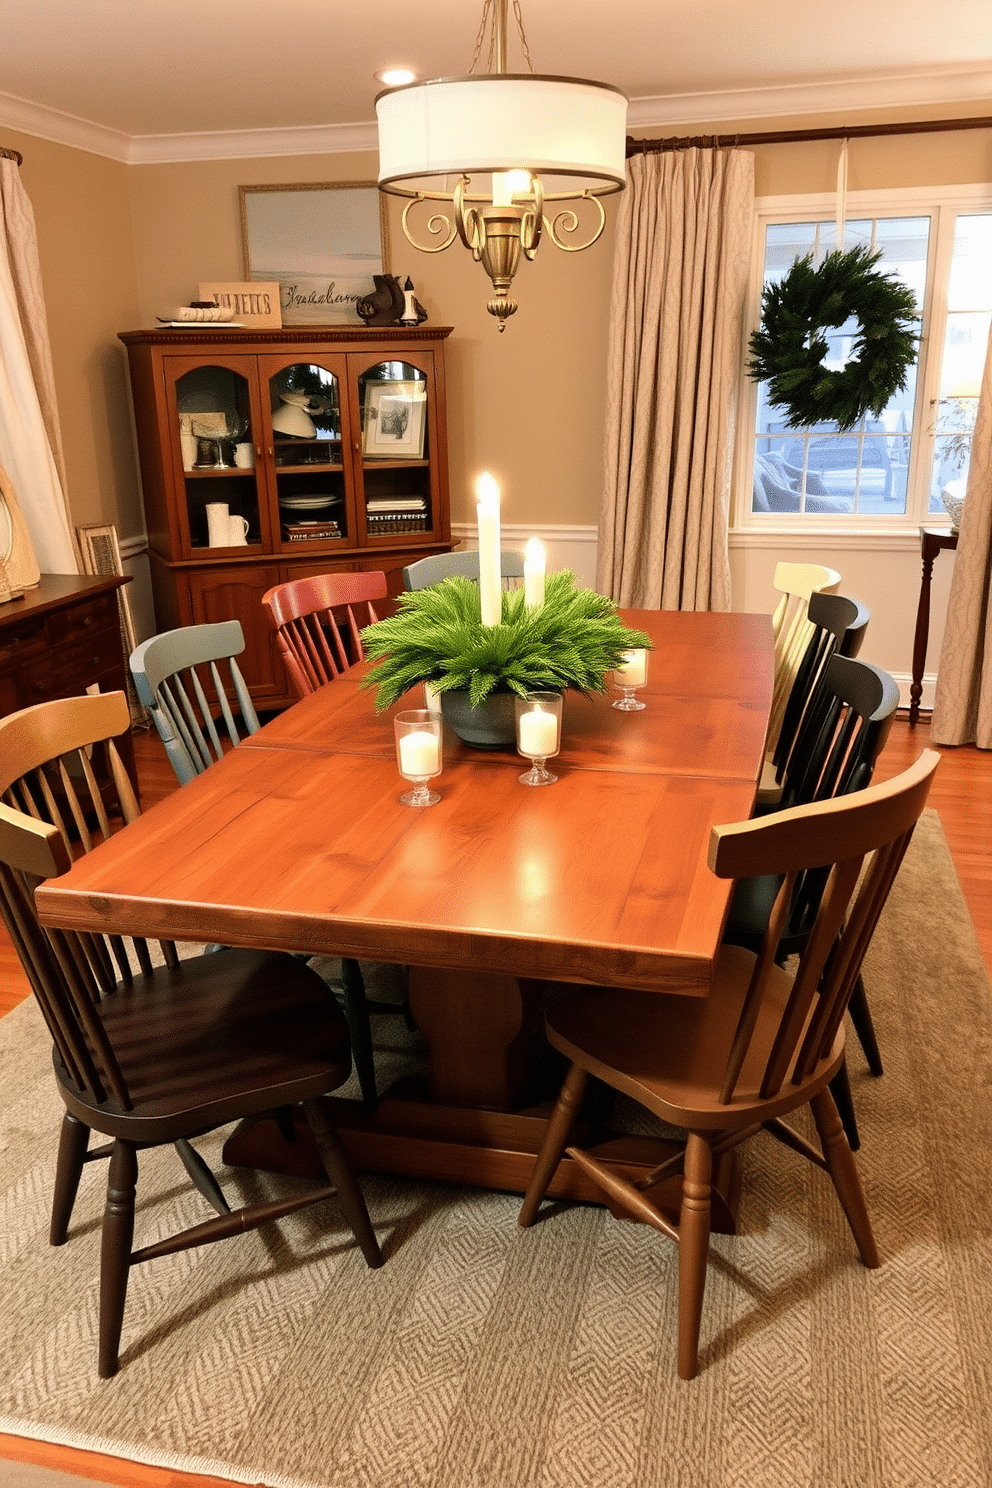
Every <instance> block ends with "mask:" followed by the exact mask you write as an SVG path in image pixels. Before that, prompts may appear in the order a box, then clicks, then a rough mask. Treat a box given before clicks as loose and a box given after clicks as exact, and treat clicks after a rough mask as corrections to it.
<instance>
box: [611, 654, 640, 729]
mask: <svg viewBox="0 0 992 1488" xmlns="http://www.w3.org/2000/svg"><path fill="white" fill-rule="evenodd" d="M647 680H648V653H647V652H646V651H645V650H644V649H643V648H642V647H638V648H637V649H636V650H633V651H625V652H624V653H623V661H622V663H621V665H620V666H618V667H616V668H615V669H614V672H613V681H614V684H615V685H616V686H617V687H618V688H619V689H620V691H621V692H622V693H623V696H622V697H618V698H615V699H614V702H613V706H614V708H619V709H620V711H621V712H622V713H633V712H635V711H638V710H640V709H641V708H644V707H646V706H647V704H646V703H642V702H641V701H640V700H639V699H638V698H636V697H635V696H634V694H635V692H637V691H638V690H639V689H640V688H642V687H643V686H644V684H645V683H646V682H647Z"/></svg>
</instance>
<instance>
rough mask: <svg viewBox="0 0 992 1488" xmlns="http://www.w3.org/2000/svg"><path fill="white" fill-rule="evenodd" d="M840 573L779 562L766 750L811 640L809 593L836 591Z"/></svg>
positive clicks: (772, 744) (775, 738) (775, 734)
mask: <svg viewBox="0 0 992 1488" xmlns="http://www.w3.org/2000/svg"><path fill="white" fill-rule="evenodd" d="M840 583H841V578H840V574H839V573H838V572H837V570H836V569H834V568H825V567H824V566H823V565H822V564H819V563H778V564H776V566H775V574H774V577H773V578H772V584H773V586H774V588H775V589H777V590H778V592H779V594H780V595H781V599H780V600H779V601H778V604H777V605H776V607H775V611H774V614H773V615H772V635H773V637H774V641H775V681H774V687H773V690H772V704H771V708H770V709H769V713H768V731H767V734H766V737H765V752H766V754H772V753H773V752H774V750H775V745H776V743H777V742H778V735H779V730H780V728H781V726H782V717H783V714H784V712H785V704H786V699H787V698H788V696H789V693H790V692H791V691H792V684H793V682H794V681H795V676H796V672H797V671H798V669H799V666H800V663H801V661H802V656H803V652H804V651H805V649H806V646H807V643H808V641H809V639H810V634H811V631H810V625H809V619H808V614H807V612H808V609H809V598H810V595H811V594H836V593H837V591H838V589H839V588H840Z"/></svg>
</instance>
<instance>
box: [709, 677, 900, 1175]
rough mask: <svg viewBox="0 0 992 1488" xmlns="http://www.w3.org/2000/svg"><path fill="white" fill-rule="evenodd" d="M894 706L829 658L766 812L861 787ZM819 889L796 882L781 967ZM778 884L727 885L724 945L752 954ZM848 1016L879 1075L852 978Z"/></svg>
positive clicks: (841, 1091)
mask: <svg viewBox="0 0 992 1488" xmlns="http://www.w3.org/2000/svg"><path fill="white" fill-rule="evenodd" d="M898 706H899V688H898V687H897V685H896V683H895V681H894V680H893V678H892V677H890V676H889V674H888V672H884V671H882V669H881V668H880V667H876V666H872V665H871V664H870V663H869V662H865V661H860V660H856V659H855V658H853V657H847V656H837V655H834V656H832V657H831V658H830V660H829V661H828V662H827V665H826V668H825V669H824V674H823V679H822V682H821V684H820V687H819V689H818V690H817V693H816V695H815V696H814V698H813V699H812V700H811V702H810V703H809V705H808V707H807V710H806V713H805V715H804V718H803V721H802V726H801V728H800V730H799V734H798V737H797V739H796V743H795V745H794V747H793V750H792V753H791V755H790V757H789V762H788V767H787V769H786V773H785V777H784V780H783V784H782V794H781V801H780V805H779V806H778V807H777V808H771V809H772V810H776V809H778V810H781V809H784V808H786V807H789V806H806V805H810V804H811V803H813V802H815V801H826V800H831V799H833V798H835V797H837V796H844V795H849V794H850V793H851V792H853V791H858V790H862V789H863V788H864V787H865V786H867V785H869V784H870V783H871V778H872V774H873V772H874V769H875V763H876V761H877V759H878V756H879V754H880V753H881V751H882V749H883V747H884V745H885V741H886V740H887V739H888V737H889V734H890V732H891V730H892V724H893V721H894V719H895V715H896V709H897V708H898ZM757 814H758V815H760V816H763V815H767V814H768V811H766V810H765V809H764V808H759V811H758V813H757ZM825 882H826V872H825V871H821V870H811V871H810V872H808V873H804V874H802V875H800V877H799V878H798V879H797V881H796V885H795V889H794V892H793V896H792V900H791V904H790V908H789V915H788V918H787V920H786V923H785V925H784V927H783V930H782V934H781V937H780V939H779V943H778V953H779V957H780V959H781V960H782V961H783V962H784V961H785V960H787V959H788V957H789V956H792V955H795V954H797V953H798V952H800V951H801V949H802V947H803V946H804V945H805V943H806V940H807V938H808V936H809V933H810V929H811V927H812V925H813V923H814V921H815V917H816V911H817V907H818V905H819V898H820V895H821V894H822V892H823V886H824V884H825ZM780 884H781V881H780V879H779V878H777V877H776V876H775V875H771V874H762V875H759V876H757V877H755V878H745V879H742V880H741V881H740V882H738V883H737V884H736V885H735V888H734V895H733V898H732V900H731V903H730V913H729V915H728V919H727V925H726V929H725V931H724V940H725V941H726V943H727V944H729V945H740V946H746V947H747V948H748V949H750V950H754V949H756V948H757V947H758V946H760V944H761V942H762V940H763V937H764V935H765V931H766V929H767V926H768V918H769V915H770V914H771V911H772V906H773V905H774V903H775V900H776V897H777V895H778V891H779V888H780ZM850 1014H851V1022H852V1023H853V1024H854V1029H855V1032H856V1033H857V1035H858V1040H859V1042H860V1044H861V1047H862V1049H863V1051H864V1055H865V1058H866V1060H867V1063H868V1068H869V1070H870V1071H871V1073H872V1074H873V1075H880V1074H881V1073H882V1060H881V1056H880V1054H879V1049H878V1040H877V1038H876V1036H875V1028H874V1024H873V1022H872V1017H871V1010H870V1008H869V1006H868V999H867V996H866V994H865V988H864V982H863V981H862V978H861V975H860V973H859V974H858V977H857V979H856V981H855V983H854V986H853V989H852V992H851V998H850ZM832 1088H833V1093H834V1099H835V1100H836V1101H837V1106H838V1109H839V1110H840V1113H841V1118H842V1120H843V1121H844V1125H845V1129H846V1131H847V1133H848V1137H849V1139H850V1142H851V1146H852V1147H853V1148H855V1149H856V1148H857V1146H858V1129H857V1121H856V1119H855V1114H854V1106H853V1102H852V1100H851V1094H850V1088H849V1084H848V1080H847V1070H846V1066H844V1067H842V1069H841V1071H840V1072H839V1073H838V1076H837V1078H836V1083H835V1085H834V1086H833V1087H832Z"/></svg>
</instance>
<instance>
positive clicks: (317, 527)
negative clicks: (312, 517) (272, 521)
mask: <svg viewBox="0 0 992 1488" xmlns="http://www.w3.org/2000/svg"><path fill="white" fill-rule="evenodd" d="M282 535H283V538H284V540H285V541H286V542H316V541H320V542H327V541H328V540H329V539H330V538H334V537H340V536H341V528H340V527H339V526H338V524H337V522H330V521H312V522H283V524H282Z"/></svg>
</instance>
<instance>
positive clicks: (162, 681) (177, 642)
mask: <svg viewBox="0 0 992 1488" xmlns="http://www.w3.org/2000/svg"><path fill="white" fill-rule="evenodd" d="M244 649H245V637H244V632H243V630H242V629H241V624H240V622H239V621H237V620H222V621H221V622H220V623H219V624H217V625H185V626H181V627H180V629H178V630H165V631H162V632H161V633H160V634H159V635H156V636H152V637H151V639H150V640H147V641H142V642H141V644H140V646H137V647H136V648H135V650H134V651H132V652H131V660H130V665H131V675H132V676H133V677H134V687H135V691H136V692H137V694H138V697H139V698H140V700H141V701H142V702H143V703H144V705H145V707H146V708H147V709H148V711H149V713H150V714H151V716H152V719H153V721H154V723H155V727H156V729H157V730H158V735H159V738H160V739H161V740H162V743H163V744H164V745H165V751H166V754H167V755H168V756H169V763H170V764H171V765H172V768H173V770H174V771H175V773H176V778H177V779H178V781H179V784H180V785H187V784H188V783H189V782H190V781H191V780H192V779H193V778H194V776H196V775H200V774H202V772H203V771H204V770H205V769H206V768H207V766H208V765H210V764H212V763H213V761H214V760H218V759H220V758H221V756H222V754H223V752H224V749H223V746H222V744H221V733H220V731H219V730H218V722H221V721H222V724H223V732H224V733H225V734H226V737H227V740H228V742H229V743H230V744H232V745H233V744H237V743H238V742H239V741H240V739H241V738H242V736H243V734H257V733H258V730H259V727H260V725H259V721H258V714H257V713H256V712H255V706H254V704H253V703H252V700H251V696H250V694H249V692H248V687H247V685H246V683H245V679H244V677H243V676H242V675H241V669H240V668H239V666H238V663H237V661H236V660H235V657H237V656H240V655H241V653H242V652H243V651H244ZM232 695H233V697H234V700H235V702H236V704H237V709H238V716H239V719H240V726H239V722H238V719H236V718H235V714H234V711H233V710H232V708H231V696H232Z"/></svg>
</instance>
